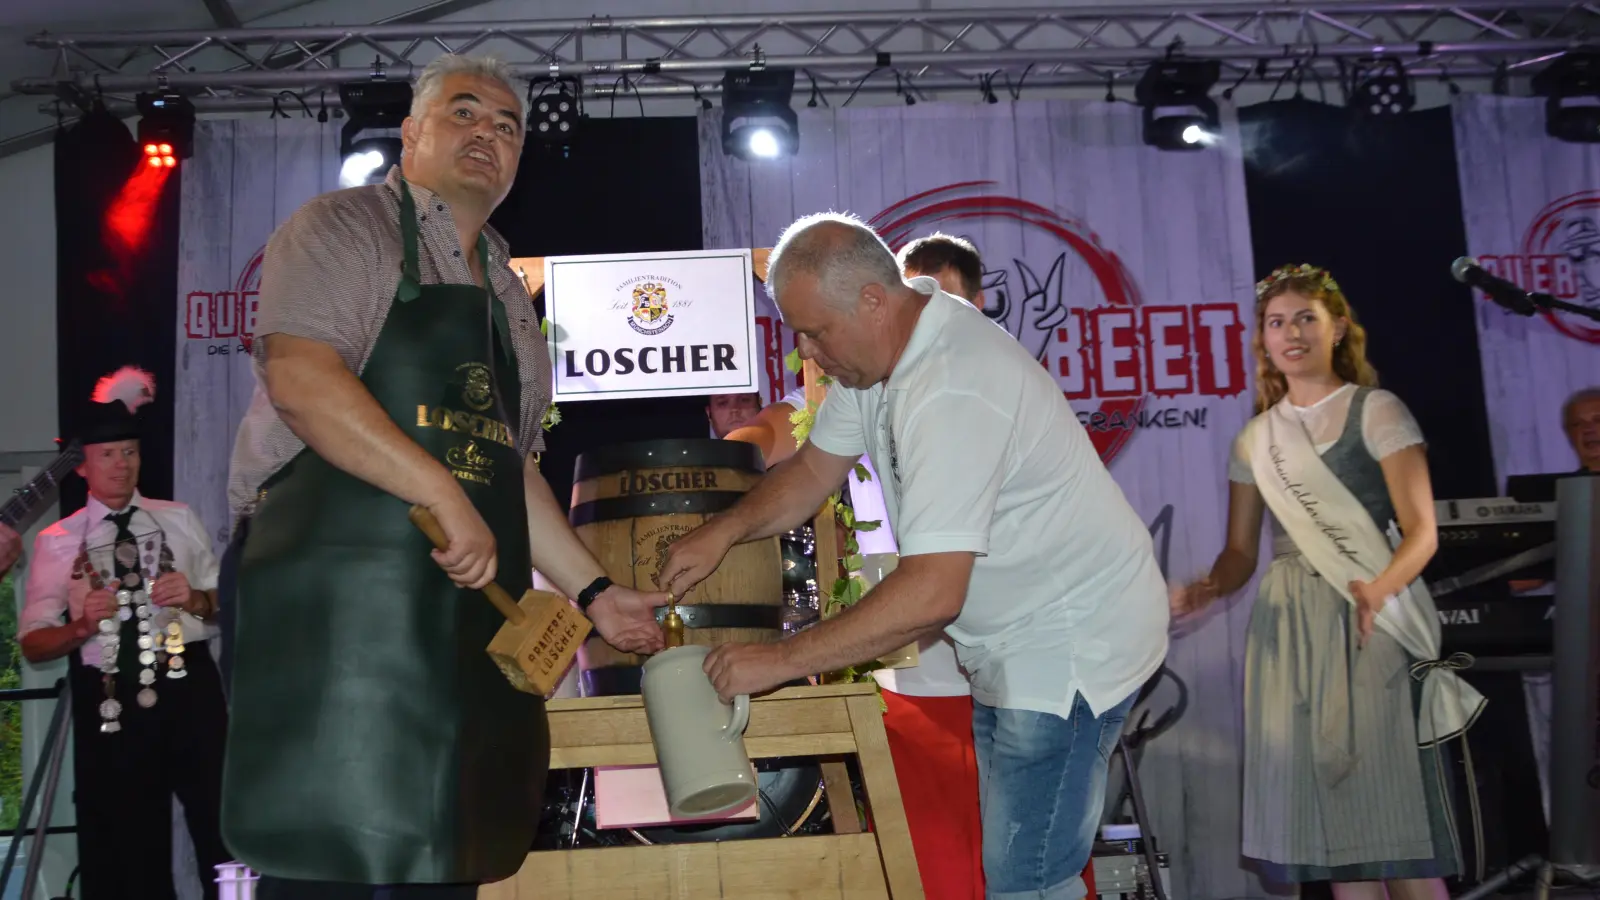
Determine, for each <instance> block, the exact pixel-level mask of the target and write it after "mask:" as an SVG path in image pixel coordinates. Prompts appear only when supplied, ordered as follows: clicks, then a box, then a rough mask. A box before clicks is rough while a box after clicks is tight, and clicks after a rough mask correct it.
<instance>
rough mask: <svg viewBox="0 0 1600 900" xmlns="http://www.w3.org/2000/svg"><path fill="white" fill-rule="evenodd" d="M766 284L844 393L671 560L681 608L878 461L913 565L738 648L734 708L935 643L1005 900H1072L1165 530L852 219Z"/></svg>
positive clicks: (795, 232) (968, 320) (986, 861)
mask: <svg viewBox="0 0 1600 900" xmlns="http://www.w3.org/2000/svg"><path fill="white" fill-rule="evenodd" d="M769 278H770V280H769V282H768V289H769V290H770V291H772V292H773V295H774V299H775V300H776V302H777V304H778V307H779V309H780V310H781V311H782V313H783V318H784V321H785V323H786V324H787V325H788V326H789V327H790V328H791V329H792V330H793V331H794V332H795V333H796V335H797V338H798V341H799V346H800V353H801V355H802V356H803V357H805V358H807V359H814V360H816V362H817V363H818V365H820V366H821V367H822V369H823V371H824V372H826V373H827V374H828V375H830V376H832V377H833V378H834V379H835V382H836V386H835V387H834V388H832V389H830V391H829V393H828V397H827V399H826V400H825V401H824V402H823V404H822V408H821V409H820V410H819V412H818V416H817V422H816V425H815V426H814V428H813V429H812V431H811V435H810V438H809V440H808V441H807V442H806V444H805V445H804V446H802V447H801V448H800V449H799V451H798V452H797V453H796V454H795V456H794V458H793V459H792V460H791V461H790V462H789V463H787V464H785V465H784V466H781V467H779V468H778V469H776V470H774V471H773V472H772V474H771V475H769V476H768V477H767V478H765V479H763V480H762V481H761V483H760V484H758V485H757V486H756V488H755V489H754V490H752V491H751V492H750V493H748V494H746V495H745V497H744V498H743V499H742V500H741V501H740V502H739V503H737V504H736V505H735V506H733V507H732V508H731V509H729V510H728V511H727V512H725V513H723V514H721V515H719V516H717V517H715V518H713V519H711V520H710V521H709V522H707V523H706V524H705V525H703V526H701V527H700V528H699V529H698V530H696V531H694V532H692V533H690V534H689V535H686V536H685V537H684V538H682V539H680V540H679V541H678V542H677V543H675V544H674V545H673V546H672V548H671V550H670V551H669V553H668V554H667V557H666V559H665V561H664V562H663V565H662V570H661V572H660V579H661V584H662V586H663V587H666V588H668V589H670V590H673V591H675V592H677V593H678V595H679V596H682V595H683V593H684V591H686V590H688V589H689V588H691V587H693V586H694V585H695V584H697V583H699V582H700V581H701V580H703V579H704V578H705V577H706V576H707V575H709V574H710V573H711V572H713V571H715V569H716V567H717V566H718V565H719V564H720V563H721V561H722V559H723V557H724V556H725V555H726V553H727V551H728V549H729V548H730V547H731V546H732V545H733V544H735V543H739V542H742V541H749V540H756V539H760V538H764V537H768V536H771V535H774V534H778V533H781V532H783V531H787V530H788V529H790V528H793V527H795V526H797V525H799V524H800V523H801V522H803V521H804V520H805V519H806V518H807V517H809V516H810V515H811V514H812V513H814V512H815V511H816V509H817V507H818V506H819V505H820V504H821V503H822V501H823V500H824V499H825V498H826V497H827V495H828V493H829V492H831V491H832V489H833V488H834V487H835V486H837V485H838V484H839V483H840V482H841V481H843V480H844V477H845V475H846V474H847V473H848V472H849V471H850V469H851V468H852V467H853V466H854V465H855V462H856V459H857V458H858V457H859V456H860V455H861V454H862V453H866V454H867V455H869V456H870V457H871V458H872V461H873V462H874V464H875V466H876V468H877V471H878V472H879V473H880V474H881V479H880V480H881V484H882V486H883V492H884V500H885V502H886V505H887V507H888V514H889V522H890V525H891V527H892V529H893V532H894V536H895V539H896V541H897V542H898V544H899V547H900V563H899V567H898V568H897V569H896V570H895V571H894V572H893V573H891V574H890V575H889V576H888V577H887V578H885V579H884V580H883V581H882V583H880V584H879V585H878V586H877V587H876V588H875V589H873V590H872V591H870V592H869V593H868V594H867V595H866V596H865V597H864V598H862V600H861V602H860V603H858V604H856V605H855V606H853V607H851V608H849V609H848V610H846V611H845V612H843V613H841V614H840V615H838V616H835V617H834V618H832V619H829V620H826V621H824V622H821V623H819V624H818V625H817V626H815V627H813V628H810V629H808V630H806V631H803V632H801V633H799V634H797V635H795V636H793V637H791V638H789V639H787V640H784V641H781V642H779V643H776V644H724V645H722V646H721V647H718V648H717V649H716V650H714V651H713V652H712V653H711V654H710V656H708V657H707V660H706V671H707V674H708V675H709V676H710V677H711V680H712V683H713V684H714V685H715V686H716V688H717V691H718V693H719V694H721V695H722V696H724V697H731V696H734V695H737V694H741V693H756V692H760V691H765V690H768V689H771V688H773V687H776V686H778V685H780V684H784V683H786V682H788V681H791V680H794V679H796V678H799V677H803V676H805V675H807V674H811V673H816V672H827V671H833V670H835V669H839V668H841V667H843V666H847V665H852V664H855V663H860V662H863V661H865V660H869V659H875V658H877V657H878V656H881V655H883V654H884V653H887V652H889V651H891V650H895V649H897V648H899V647H903V646H905V645H906V644H907V643H910V642H911V641H914V640H920V639H921V638H923V637H925V636H928V635H930V634H936V633H938V631H940V630H941V629H947V630H948V632H949V634H950V635H951V637H952V638H954V639H955V643H956V648H957V652H958V656H959V658H960V661H961V665H962V667H963V668H965V669H966V670H967V672H968V673H969V675H970V677H971V681H972V696H973V701H974V702H973V736H974V739H975V742H976V747H977V756H978V770H979V791H980V802H981V805H982V816H983V834H984V842H983V868H984V877H985V880H986V882H987V896H988V897H990V898H992V900H1021V898H1038V900H1077V898H1080V897H1082V896H1083V895H1084V893H1085V890H1084V885H1083V882H1082V880H1081V878H1080V877H1079V872H1080V871H1081V870H1082V869H1083V867H1084V865H1085V863H1086V862H1087V860H1088V857H1089V850H1090V846H1091V844H1092V842H1093V838H1094V832H1095V828H1096V825H1097V824H1098V821H1099V817H1100V812H1101V809H1102V805H1103V802H1104V791H1105V772H1106V758H1107V757H1108V756H1109V753H1110V751H1111V749H1112V747H1113V746H1114V744H1115V742H1116V739H1117V737H1118V735H1120V733H1121V731H1122V725H1123V720H1124V719H1125V718H1126V716H1127V711H1128V707H1129V706H1131V705H1132V702H1133V697H1134V694H1135V693H1136V692H1137V690H1138V689H1139V687H1140V685H1141V684H1143V682H1144V681H1145V679H1146V678H1148V677H1149V676H1150V675H1151V674H1152V673H1154V672H1155V671H1156V669H1157V668H1158V667H1159V666H1160V665H1161V661H1162V659H1163V657H1164V656H1165V654H1166V644H1167V596H1166V587H1165V584H1164V582H1163V580H1162V577H1161V574H1160V571H1159V570H1158V568H1157V566H1156V560H1155V554H1154V552H1153V551H1152V548H1151V543H1150V536H1149V532H1148V531H1146V530H1145V527H1144V524H1143V522H1141V521H1140V520H1139V518H1138V516H1137V515H1136V514H1135V513H1134V511H1133V509H1132V508H1131V507H1130V506H1129V505H1128V503H1127V501H1126V499H1125V498H1124V497H1123V496H1122V492H1121V490H1120V489H1119V488H1118V487H1117V486H1116V483H1115V482H1113V481H1112V479H1111V476H1110V474H1109V473H1108V472H1107V471H1106V469H1105V466H1104V465H1102V464H1101V462H1100V460H1099V457H1098V456H1097V455H1096V453H1095V451H1094V448H1093V446H1092V444H1091V443H1090V441H1089V437H1088V435H1087V434H1086V433H1085V432H1084V430H1083V428H1082V426H1080V425H1079V424H1078V420H1077V417H1076V416H1075V415H1074V414H1073V412H1072V409H1071V408H1070V407H1069V406H1068V405H1067V402H1066V400H1065V398H1064V397H1063V396H1062V394H1061V389H1060V388H1059V387H1058V386H1057V385H1056V384H1055V382H1054V380H1053V379H1052V378H1051V377H1050V375H1049V373H1047V372H1046V371H1045V370H1044V368H1043V367H1041V366H1040V365H1039V362H1038V360H1036V359H1034V358H1033V357H1032V356H1031V355H1030V354H1029V353H1028V352H1027V351H1026V350H1024V349H1023V348H1022V347H1021V346H1019V345H1018V344H1017V343H1016V341H1014V340H1012V339H1011V337H1010V335H1008V334H1006V332H1005V331H1004V330H1002V329H1000V328H999V327H997V326H995V325H994V324H992V323H991V322H989V321H988V320H987V319H986V318H984V316H983V314H982V313H981V312H979V311H978V310H977V309H975V308H974V307H972V306H971V305H970V304H968V303H965V302H963V301H961V300H959V299H957V298H954V297H951V296H950V295H949V294H946V293H945V292H943V291H941V290H939V289H938V285H937V283H936V282H935V281H934V280H933V279H931V278H917V279H913V280H912V281H911V282H910V283H909V284H908V283H906V282H905V281H904V280H903V279H902V278H901V274H900V271H899V267H898V266H897V264H896V262H895V259H894V256H893V254H891V253H890V252H889V249H888V247H887V246H885V245H884V243H883V242H882V240H881V239H879V238H878V236H877V235H876V234H874V233H873V232H872V231H871V229H869V228H868V227H867V226H866V225H865V224H863V223H862V222H860V220H858V219H854V218H851V217H846V216H837V215H832V214H828V215H820V216H811V217H807V218H805V219H802V220H800V221H799V222H796V223H795V224H794V225H791V226H790V227H789V229H788V230H787V231H786V232H785V233H784V235H783V238H782V239H781V240H779V242H778V244H777V246H776V247H775V248H774V250H773V252H772V256H771V258H770V260H769Z"/></svg>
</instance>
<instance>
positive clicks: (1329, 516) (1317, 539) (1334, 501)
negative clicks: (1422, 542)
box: [1245, 398, 1485, 747]
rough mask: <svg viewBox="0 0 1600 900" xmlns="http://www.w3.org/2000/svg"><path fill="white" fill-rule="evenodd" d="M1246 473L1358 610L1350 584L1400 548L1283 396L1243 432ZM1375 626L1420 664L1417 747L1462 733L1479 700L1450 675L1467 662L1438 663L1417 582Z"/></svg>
mask: <svg viewBox="0 0 1600 900" xmlns="http://www.w3.org/2000/svg"><path fill="white" fill-rule="evenodd" d="M1245 428H1246V429H1247V430H1248V431H1249V432H1250V435H1249V437H1248V439H1247V440H1246V442H1245V445H1246V446H1247V447H1249V448H1250V468H1251V470H1252V471H1253V472H1254V473H1255V477H1256V485H1257V487H1258V488H1259V489H1260V491H1261V496H1262V498H1264V499H1265V500H1266V504H1267V507H1268V508H1269V509H1271V510H1272V514H1273V515H1274V516H1276V517H1277V519H1278V522H1279V523H1280V524H1281V525H1282V526H1283V528H1284V531H1286V532H1287V533H1288V535H1289V538H1290V539H1291V540H1293V541H1294V544H1295V547H1296V548H1298V549H1299V550H1300V552H1301V554H1302V555H1303V556H1304V557H1305V559H1306V561H1307V562H1308V563H1310V564H1311V567H1312V568H1313V569H1315V570H1316V571H1317V574H1318V575H1321V576H1322V578H1323V580H1325V581H1327V582H1328V584H1329V585H1330V586H1332V587H1333V589H1334V590H1336V591H1338V592H1339V595H1340V596H1341V597H1344V598H1345V600H1347V601H1349V602H1350V603H1351V604H1352V605H1354V604H1355V598H1354V597H1352V596H1351V595H1350V587H1349V585H1350V582H1352V581H1369V582H1370V581H1372V580H1374V579H1375V578H1377V577H1378V575H1379V574H1381V573H1382V572H1383V570H1384V569H1385V568H1387V567H1388V565H1389V561H1390V560H1391V559H1393V558H1394V547H1396V546H1398V544H1399V532H1398V531H1397V530H1396V529H1395V527H1394V523H1392V522H1391V523H1389V527H1388V535H1387V537H1386V536H1385V535H1384V533H1383V532H1380V531H1379V530H1378V527H1377V526H1376V525H1375V524H1374V523H1373V521H1372V516H1371V515H1369V514H1368V513H1367V510H1366V507H1364V506H1362V505H1361V501H1359V500H1357V499H1356V497H1355V495H1354V494H1352V493H1350V489H1349V488H1347V487H1345V485H1344V482H1342V481H1340V480H1339V477H1338V476H1337V475H1335V474H1334V473H1333V470H1332V469H1329V468H1328V466H1327V464H1326V463H1324V462H1323V461H1322V457H1321V456H1320V455H1319V454H1318V453H1317V450H1316V447H1315V446H1314V445H1313V444H1312V443H1311V436H1310V435H1308V434H1307V433H1306V430H1305V426H1304V425H1303V424H1302V423H1301V421H1300V417H1299V416H1298V415H1296V414H1295V412H1294V411H1293V410H1292V409H1291V408H1290V407H1289V401H1288V399H1287V398H1285V399H1284V400H1283V401H1281V402H1279V403H1278V404H1277V405H1275V406H1273V407H1272V408H1271V409H1269V410H1267V411H1266V412H1265V413H1262V414H1261V415H1259V416H1256V417H1255V418H1254V419H1251V420H1250V423H1249V424H1248V425H1246V426H1245ZM1377 627H1379V628H1381V629H1383V631H1384V633H1386V634H1388V635H1389V636H1390V637H1392V638H1394V639H1395V640H1396V641H1398V642H1399V643H1400V646H1401V647H1403V648H1405V651H1406V652H1407V653H1409V654H1411V656H1412V658H1413V659H1416V660H1418V662H1416V663H1415V664H1413V665H1412V667H1411V677H1413V678H1416V679H1418V680H1419V681H1421V682H1422V706H1421V709H1420V710H1418V716H1417V743H1418V745H1419V746H1422V747H1429V746H1432V745H1434V744H1435V743H1438V742H1440V741H1448V740H1450V739H1451V738H1454V737H1457V736H1459V735H1461V734H1462V733H1463V732H1465V731H1466V730H1467V729H1468V728H1469V727H1471V726H1472V723H1473V721H1474V720H1475V719H1477V717H1478V713H1480V712H1481V711H1482V710H1483V705H1484V703H1485V701H1484V698H1483V695H1482V694H1479V693H1478V691H1477V690H1476V689H1474V688H1473V687H1472V685H1470V684H1467V683H1466V682H1465V681H1463V680H1462V679H1461V677H1460V676H1458V675H1457V674H1456V673H1455V670H1456V669H1462V668H1466V667H1467V666H1469V665H1471V664H1472V657H1470V656H1467V655H1466V654H1463V653H1456V654H1452V655H1451V656H1450V658H1449V659H1440V658H1439V613H1438V611H1437V608H1436V607H1435V606H1434V605H1433V597H1432V596H1430V595H1429V594H1428V589H1427V588H1426V587H1424V586H1423V584H1422V581H1421V579H1418V580H1417V581H1414V582H1412V583H1411V585H1410V587H1407V588H1402V589H1401V590H1400V592H1399V593H1397V594H1395V595H1393V596H1391V597H1389V600H1388V604H1387V605H1386V606H1384V608H1383V611H1382V612H1380V613H1378V619H1377Z"/></svg>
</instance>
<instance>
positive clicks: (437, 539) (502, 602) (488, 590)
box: [410, 505, 526, 625]
mask: <svg viewBox="0 0 1600 900" xmlns="http://www.w3.org/2000/svg"><path fill="white" fill-rule="evenodd" d="M410 519H411V524H413V525H415V526H417V528H418V529H420V530H421V531H422V533H423V534H425V535H427V536H428V540H430V541H433V545H434V546H435V547H438V548H439V549H440V550H448V549H450V539H449V538H447V537H445V535H444V529H443V528H440V527H439V520H438V519H435V518H434V517H433V513H431V512H429V511H428V508H427V507H425V506H420V505H418V506H413V507H411V515H410ZM483 595H484V596H485V597H488V598H489V602H490V603H493V604H494V608H495V609H498V610H500V614H501V615H503V616H505V617H506V619H507V620H508V621H510V622H511V624H513V625H521V624H522V620H523V619H524V618H526V616H524V615H523V614H522V608H521V607H519V606H517V603H516V601H515V600H512V599H511V595H510V594H507V593H506V590H505V588H503V587H501V586H500V585H498V584H495V583H494V582H492V581H491V582H489V583H488V584H486V585H484V586H483Z"/></svg>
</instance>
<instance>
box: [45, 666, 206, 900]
mask: <svg viewBox="0 0 1600 900" xmlns="http://www.w3.org/2000/svg"><path fill="white" fill-rule="evenodd" d="M183 657H184V662H185V664H186V668H187V671H188V673H189V674H188V676H187V677H184V678H179V679H176V680H174V679H169V678H167V677H166V674H165V672H162V673H160V677H159V678H157V680H156V683H155V685H153V687H154V688H155V691H156V697H157V700H156V705H155V706H153V707H151V708H150V709H145V708H143V707H141V706H139V704H138V703H136V702H135V701H134V695H135V694H136V693H137V692H138V689H139V687H138V682H137V674H136V673H129V672H124V673H122V674H120V675H118V676H117V679H118V680H117V700H118V701H119V702H120V703H121V704H122V714H121V716H120V719H121V722H122V730H121V731H118V732H113V733H111V734H102V733H101V732H100V722H101V719H100V703H101V701H102V700H104V699H105V689H104V688H103V687H102V686H101V680H100V679H101V675H100V672H99V671H98V670H96V669H91V668H89V667H88V666H85V665H83V663H82V662H81V661H80V660H79V659H78V654H77V653H73V654H72V658H71V663H70V666H69V669H70V672H71V675H70V677H71V679H72V727H73V776H74V778H75V779H76V782H77V785H76V789H75V790H74V792H73V802H74V804H75V805H76V807H77V812H78V865H79V884H81V885H82V893H81V894H80V895H79V896H81V897H82V898H83V900H173V898H174V897H175V896H176V892H175V890H174V888H173V884H172V798H173V796H177V798H178V801H179V802H180V803H182V804H183V816H184V820H185V822H186V823H187V824H188V826H189V838H190V840H191V841H193V842H194V849H195V857H196V858H197V860H198V862H199V874H200V883H201V885H202V886H203V887H204V889H205V896H206V898H207V900H215V898H216V896H217V885H216V877H217V875H216V869H215V866H217V865H219V864H221V863H225V862H228V861H230V860H231V859H232V856H231V855H230V854H229V853H228V850H227V848H226V847H224V846H223V844H222V830H221V824H220V818H221V807H222V749H223V741H224V739H225V738H226V736H227V732H228V711H227V707H226V705H225V704H224V702H223V699H222V678H221V676H220V675H219V674H218V673H217V667H216V664H215V663H213V662H212V660H211V652H210V650H209V647H208V644H207V643H206V642H203V641H202V642H199V643H194V644H189V645H188V646H187V648H186V649H185V652H184V654H183Z"/></svg>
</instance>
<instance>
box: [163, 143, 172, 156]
mask: <svg viewBox="0 0 1600 900" xmlns="http://www.w3.org/2000/svg"><path fill="white" fill-rule="evenodd" d="M161 155H162V156H171V155H172V145H171V144H162V145H161Z"/></svg>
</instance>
